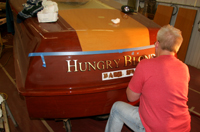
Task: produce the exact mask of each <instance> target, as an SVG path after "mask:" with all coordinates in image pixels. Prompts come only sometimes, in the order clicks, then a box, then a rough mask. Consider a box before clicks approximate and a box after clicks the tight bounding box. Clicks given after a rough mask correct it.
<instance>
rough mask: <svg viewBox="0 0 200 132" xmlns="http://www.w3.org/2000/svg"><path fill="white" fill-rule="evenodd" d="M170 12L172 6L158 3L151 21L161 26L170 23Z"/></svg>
mask: <svg viewBox="0 0 200 132" xmlns="http://www.w3.org/2000/svg"><path fill="white" fill-rule="evenodd" d="M172 12H173V7H172V6H165V5H158V7H157V10H156V14H155V16H154V19H153V21H154V22H155V23H157V24H158V25H160V26H161V27H162V26H165V25H167V24H170V21H171V17H172Z"/></svg>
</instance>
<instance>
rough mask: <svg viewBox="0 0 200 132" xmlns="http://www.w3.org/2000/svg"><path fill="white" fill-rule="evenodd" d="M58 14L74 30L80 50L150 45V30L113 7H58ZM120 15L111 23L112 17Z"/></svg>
mask: <svg viewBox="0 0 200 132" xmlns="http://www.w3.org/2000/svg"><path fill="white" fill-rule="evenodd" d="M59 15H60V16H61V17H62V18H64V19H65V20H66V21H67V22H68V23H69V24H70V25H71V26H72V27H73V28H74V29H75V30H76V31H77V34H78V37H79V41H80V43H81V47H82V50H83V51H97V50H113V49H126V48H136V47H142V46H147V45H150V40H149V31H148V28H146V27H145V26H144V25H142V24H140V23H139V22H138V21H136V20H134V19H132V18H131V17H129V16H128V17H127V18H123V15H124V14H123V13H122V12H121V11H118V10H115V9H104V10H102V9H77V10H61V11H59ZM116 18H118V19H120V22H119V23H118V24H114V23H113V22H112V21H111V20H112V19H116Z"/></svg>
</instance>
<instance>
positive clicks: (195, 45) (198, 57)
mask: <svg viewBox="0 0 200 132" xmlns="http://www.w3.org/2000/svg"><path fill="white" fill-rule="evenodd" d="M167 1H168V2H169V3H167ZM179 1H181V2H179ZM178 2H179V3H178ZM175 3H177V4H175ZM157 4H162V5H167V6H177V7H178V8H179V7H183V8H189V9H194V10H197V15H196V19H195V22H194V25H193V30H192V34H191V38H190V43H189V46H188V51H187V55H186V59H185V63H186V64H188V65H191V66H194V67H196V68H198V69H200V32H199V31H198V22H199V21H200V0H198V1H197V0H173V3H172V0H158V1H157ZM194 5H196V6H194ZM176 16H177V13H176V14H175V15H173V16H172V19H171V23H170V24H171V25H174V24H175V21H176Z"/></svg>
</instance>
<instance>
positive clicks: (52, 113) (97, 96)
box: [26, 88, 138, 118]
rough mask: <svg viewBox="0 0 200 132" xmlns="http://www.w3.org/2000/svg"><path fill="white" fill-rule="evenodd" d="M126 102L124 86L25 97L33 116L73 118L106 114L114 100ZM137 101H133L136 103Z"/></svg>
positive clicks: (30, 114)
mask: <svg viewBox="0 0 200 132" xmlns="http://www.w3.org/2000/svg"><path fill="white" fill-rule="evenodd" d="M119 100H120V101H125V102H127V97H126V93H125V88H124V89H120V90H113V91H105V92H99V93H91V94H80V95H71V96H70V95H68V96H41V97H34V96H30V97H26V102H27V108H28V111H29V116H30V117H33V118H74V117H84V116H94V115H102V114H108V113H109V112H110V109H111V107H112V104H113V103H114V102H116V101H119ZM137 103H138V101H136V102H134V103H133V105H136V104H137Z"/></svg>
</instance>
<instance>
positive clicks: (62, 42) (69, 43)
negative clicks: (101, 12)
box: [11, 0, 159, 118]
mask: <svg viewBox="0 0 200 132" xmlns="http://www.w3.org/2000/svg"><path fill="white" fill-rule="evenodd" d="M20 2H22V1H20ZM20 2H19V3H20ZM11 4H12V0H11ZM11 7H12V9H13V10H14V12H13V15H14V22H15V27H16V28H15V29H16V34H15V39H14V56H15V64H16V67H15V68H16V74H17V75H16V77H17V79H16V81H17V86H18V90H19V92H20V93H21V94H22V95H24V96H25V99H26V103H27V107H28V108H27V109H28V110H29V113H30V117H33V118H42V117H45V118H68V117H79V116H80V117H81V116H90V115H98V114H106V113H109V111H110V108H111V106H112V104H113V103H114V102H115V101H117V100H123V101H127V98H126V96H125V89H126V87H127V85H128V82H129V80H130V78H131V77H127V78H121V79H118V80H109V81H102V73H103V72H110V71H116V70H121V69H129V68H134V67H135V65H133V66H132V65H128V66H126V67H123V65H124V62H123V61H120V63H119V64H118V65H119V67H118V66H115V65H114V66H113V65H111V61H113V60H115V59H121V60H122V59H124V56H125V55H127V56H128V55H129V56H130V55H132V56H136V57H138V58H139V57H140V56H143V55H146V54H152V53H154V49H153V48H151V49H145V50H140V51H135V52H132V51H130V52H126V53H123V52H122V53H121V52H119V53H117V52H116V53H113V54H109V53H107V54H102V55H98V54H97V55H92V56H91V55H85V56H83V55H80V56H73V55H71V56H45V61H46V64H47V67H46V68H44V67H42V60H41V56H37V57H28V54H29V53H31V52H62V51H64V52H66V51H82V50H83V49H82V47H81V46H82V45H81V44H80V43H79V42H80V41H79V37H78V34H77V33H76V29H75V28H76V27H72V26H71V25H72V24H71V23H68V22H67V21H65V20H64V19H63V18H62V17H61V16H59V17H60V18H59V19H58V21H57V22H55V23H45V24H44V23H38V22H37V18H35V17H33V18H28V19H26V20H25V21H24V22H22V23H16V15H17V12H18V10H19V9H18V8H17V3H16V2H14V3H13V5H11ZM118 15H119V16H120V17H125V18H127V16H126V15H127V14H123V13H122V14H121V12H120V11H118ZM121 15H122V16H121ZM130 16H131V17H128V18H133V16H135V15H133V14H132V15H130ZM105 17H106V16H105ZM136 18H137V20H135V21H134V23H133V22H132V21H131V22H130V24H124V26H123V28H125V29H128V28H130V26H131V24H132V25H135V24H138V22H140V21H141V23H142V24H139V25H137V26H138V27H140V28H141V27H145V28H144V29H145V30H146V33H141V34H146V36H148V37H149V36H150V40H149V38H146V39H144V38H141V37H136V38H134V39H135V40H134V41H135V42H137V41H144V40H147V41H148V45H149V44H153V41H154V42H155V40H156V33H157V31H158V29H159V28H158V26H157V24H155V23H151V22H149V21H146V20H148V19H147V18H146V19H145V17H142V16H140V15H138V16H136ZM144 21H145V22H146V23H148V24H144V23H143V22H144ZM78 22H79V21H78ZM92 22H93V21H92ZM99 25H100V26H102V27H104V26H105V25H104V24H102V25H101V24H99ZM126 25H127V27H125V26H126ZM141 25H142V26H141ZM90 26H92V25H90ZM49 27H50V28H49ZM93 28H95V27H93ZM128 30H129V29H128ZM148 30H149V33H147V31H148ZM129 33H131V32H129ZM131 34H132V33H131ZM122 35H123V34H122ZM132 35H134V34H132ZM117 37H119V36H117ZM97 38H98V37H97ZM88 39H94V37H93V36H92V37H91V36H88ZM137 39H138V40H137ZM86 40H87V38H86ZM113 40H114V39H113ZM136 40H137V41H136ZM124 41H127V40H124ZM94 43H95V42H94ZM121 43H123V42H121ZM144 43H147V42H144ZM111 45H113V49H115V46H114V45H115V42H113V43H111ZM142 46H144V45H142ZM110 47H112V46H110ZM108 50H109V49H108ZM138 58H136V59H138ZM69 59H70V60H71V61H73V60H78V61H79V62H78V64H81V63H84V62H89V63H94V64H96V62H101V64H107V66H105V67H104V66H102V67H101V68H99V67H97V68H98V69H97V68H93V69H91V70H90V69H89V70H87V71H83V70H79V71H74V68H72V70H73V72H67V70H68V69H67V66H66V65H67V62H66V60H69ZM102 61H103V62H102ZM112 64H115V63H114V62H113V63H112ZM71 65H73V64H71ZM72 67H73V66H72ZM119 93H120V94H119ZM87 94H89V95H88V96H87ZM95 94H96V96H95ZM73 95H74V97H72V96H73ZM78 95H80V96H78ZM116 95H121V96H122V97H120V96H116ZM59 96H60V97H59ZM70 98H71V99H70ZM96 98H98V99H96ZM76 99H77V100H81V101H82V103H81V104H78V102H77V100H76ZM88 100H93V101H95V100H96V101H97V102H96V104H97V105H94V103H89V102H88ZM52 102H54V103H52ZM74 103H75V105H69V104H74ZM51 104H54V105H51ZM55 106H57V107H55ZM105 106H106V107H105ZM80 107H82V108H83V109H82V110H81V111H84V112H82V113H81V112H80V109H79V108H80ZM62 108H63V110H62ZM70 108H71V109H70ZM69 109H70V110H71V112H63V111H67V110H69ZM72 109H73V110H72ZM87 109H88V110H87ZM52 112H54V114H53V115H52V114H51V113H52Z"/></svg>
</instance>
